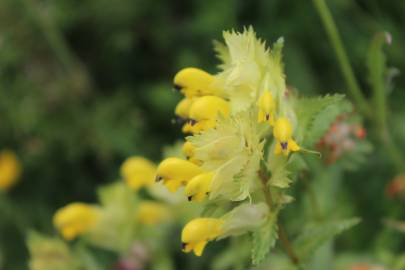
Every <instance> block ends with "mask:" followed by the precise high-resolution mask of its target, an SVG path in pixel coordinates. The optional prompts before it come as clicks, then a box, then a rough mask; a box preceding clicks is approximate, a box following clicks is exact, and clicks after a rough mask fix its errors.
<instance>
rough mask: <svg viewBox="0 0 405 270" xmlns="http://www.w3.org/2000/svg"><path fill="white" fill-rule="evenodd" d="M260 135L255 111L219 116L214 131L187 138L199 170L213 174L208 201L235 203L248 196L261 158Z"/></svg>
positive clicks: (261, 144)
mask: <svg viewBox="0 0 405 270" xmlns="http://www.w3.org/2000/svg"><path fill="white" fill-rule="evenodd" d="M261 132H262V129H261V126H260V125H259V124H258V123H257V120H256V112H255V110H248V111H244V112H239V113H237V114H235V115H233V116H231V117H229V118H223V117H220V118H219V119H218V121H217V127H216V128H214V129H210V130H207V131H205V132H203V133H201V134H197V135H194V136H191V137H187V140H189V141H190V142H191V143H192V144H193V145H194V147H195V158H196V159H198V160H201V161H202V168H203V169H205V170H207V171H214V172H215V174H214V178H213V180H212V185H211V192H210V199H215V198H218V197H222V198H226V199H228V200H233V201H239V200H243V199H245V198H246V197H248V196H249V193H250V191H251V189H252V188H253V186H254V180H255V179H256V178H257V171H258V169H259V164H260V160H261V159H262V156H263V143H262V142H261V141H260V133H261Z"/></svg>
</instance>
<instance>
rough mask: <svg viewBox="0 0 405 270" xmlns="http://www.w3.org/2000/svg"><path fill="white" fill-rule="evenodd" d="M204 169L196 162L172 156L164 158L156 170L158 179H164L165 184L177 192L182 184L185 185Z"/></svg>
mask: <svg viewBox="0 0 405 270" xmlns="http://www.w3.org/2000/svg"><path fill="white" fill-rule="evenodd" d="M200 173H203V170H202V169H201V168H200V167H198V166H197V165H195V164H194V163H192V162H190V161H187V160H182V159H180V158H175V157H170V158H167V159H165V160H163V161H162V162H161V163H160V164H159V166H158V168H157V172H156V178H155V179H156V181H157V182H159V181H163V184H164V185H165V186H166V187H167V188H168V189H169V190H170V191H171V192H175V191H176V190H177V189H178V188H179V187H180V186H182V185H183V186H184V185H186V184H187V182H188V181H190V180H191V178H193V177H194V176H196V175H197V174H200Z"/></svg>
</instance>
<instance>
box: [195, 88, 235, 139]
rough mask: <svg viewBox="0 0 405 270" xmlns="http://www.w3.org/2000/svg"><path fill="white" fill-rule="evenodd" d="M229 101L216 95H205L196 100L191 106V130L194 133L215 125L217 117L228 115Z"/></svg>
mask: <svg viewBox="0 0 405 270" xmlns="http://www.w3.org/2000/svg"><path fill="white" fill-rule="evenodd" d="M229 113H230V107H229V103H228V102H227V101H226V100H224V99H222V98H220V97H216V96H204V97H201V98H198V99H197V100H196V101H194V103H193V105H191V108H190V122H189V124H190V125H191V128H190V129H191V132H192V133H193V134H195V133H199V132H201V131H205V130H208V129H210V128H213V127H215V125H216V120H217V117H218V116H219V115H220V114H221V115H222V116H224V117H228V116H229Z"/></svg>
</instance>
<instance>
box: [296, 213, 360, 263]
mask: <svg viewBox="0 0 405 270" xmlns="http://www.w3.org/2000/svg"><path fill="white" fill-rule="evenodd" d="M359 223H360V219H359V218H351V219H346V220H331V221H325V222H320V223H314V224H308V225H307V226H306V227H305V228H304V230H303V232H302V233H301V234H300V235H299V236H298V238H297V239H296V240H295V241H294V248H295V251H296V252H297V256H298V258H300V260H302V261H306V260H308V259H309V258H310V256H312V255H313V254H314V252H315V251H316V250H317V249H318V248H319V247H320V246H322V244H324V243H326V242H328V241H329V240H331V239H332V238H333V237H335V236H336V235H338V234H340V233H342V232H344V231H346V230H348V229H350V228H351V227H353V226H355V225H357V224H359Z"/></svg>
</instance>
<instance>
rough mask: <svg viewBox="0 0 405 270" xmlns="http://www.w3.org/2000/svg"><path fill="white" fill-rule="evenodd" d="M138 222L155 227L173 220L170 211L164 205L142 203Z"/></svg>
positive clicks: (149, 202) (151, 202)
mask: <svg viewBox="0 0 405 270" xmlns="http://www.w3.org/2000/svg"><path fill="white" fill-rule="evenodd" d="M137 217H138V220H139V221H140V222H141V223H142V224H146V225H154V224H158V223H162V222H165V221H168V220H169V219H170V218H171V212H170V209H169V208H168V207H167V206H166V205H164V204H163V203H158V202H154V201H142V202H141V203H140V204H139V207H138V214H137Z"/></svg>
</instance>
